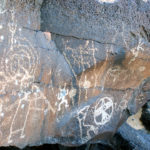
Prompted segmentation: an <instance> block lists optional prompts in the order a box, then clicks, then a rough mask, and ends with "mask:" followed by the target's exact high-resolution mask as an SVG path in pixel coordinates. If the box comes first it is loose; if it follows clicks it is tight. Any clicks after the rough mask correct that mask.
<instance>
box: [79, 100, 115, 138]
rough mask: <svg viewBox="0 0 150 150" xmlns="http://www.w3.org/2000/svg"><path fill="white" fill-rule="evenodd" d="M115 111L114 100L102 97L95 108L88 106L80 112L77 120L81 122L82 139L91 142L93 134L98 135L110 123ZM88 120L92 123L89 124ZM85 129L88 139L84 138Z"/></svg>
mask: <svg viewBox="0 0 150 150" xmlns="http://www.w3.org/2000/svg"><path fill="white" fill-rule="evenodd" d="M113 109H114V106H113V101H112V98H111V97H102V98H98V100H97V101H96V104H95V106H94V107H92V106H90V105H88V106H85V107H84V108H82V109H81V110H79V111H78V113H77V119H78V121H79V128H80V137H81V139H83V140H89V139H91V138H92V135H91V134H93V133H94V134H95V135H96V134H97V133H98V130H99V128H100V127H102V126H104V125H105V124H106V123H107V122H109V121H110V119H111V117H112V115H113ZM89 112H90V113H89ZM88 114H89V115H88ZM91 114H92V117H91ZM88 119H89V120H91V121H90V122H88ZM92 119H93V121H92ZM83 128H84V130H85V129H87V135H86V137H83Z"/></svg>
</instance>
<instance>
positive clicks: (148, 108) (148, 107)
mask: <svg viewBox="0 0 150 150" xmlns="http://www.w3.org/2000/svg"><path fill="white" fill-rule="evenodd" d="M141 121H142V123H143V124H144V126H145V127H146V129H147V130H149V131H150V100H149V101H148V102H147V103H146V104H145V105H144V106H143V108H142V115H141Z"/></svg>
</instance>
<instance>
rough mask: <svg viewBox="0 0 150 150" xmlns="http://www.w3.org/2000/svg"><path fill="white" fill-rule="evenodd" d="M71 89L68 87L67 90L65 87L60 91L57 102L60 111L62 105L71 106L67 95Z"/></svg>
mask: <svg viewBox="0 0 150 150" xmlns="http://www.w3.org/2000/svg"><path fill="white" fill-rule="evenodd" d="M68 93H69V91H68V89H67V90H66V89H65V88H63V89H60V92H59V93H58V96H57V98H58V102H56V103H55V105H56V106H58V111H60V110H61V107H62V105H64V107H65V108H67V107H69V105H68V100H67V98H66V96H67V95H68Z"/></svg>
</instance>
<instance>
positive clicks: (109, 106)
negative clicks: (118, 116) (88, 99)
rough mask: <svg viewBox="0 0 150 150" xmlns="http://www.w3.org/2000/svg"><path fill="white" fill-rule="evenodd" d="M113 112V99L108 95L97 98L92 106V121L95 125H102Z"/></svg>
mask: <svg viewBox="0 0 150 150" xmlns="http://www.w3.org/2000/svg"><path fill="white" fill-rule="evenodd" d="M112 114H113V101H112V99H111V98H110V97H103V98H100V99H98V101H97V103H96V105H95V108H94V122H95V124H96V125H104V124H105V123H107V122H108V121H109V120H110V119H111V117H112Z"/></svg>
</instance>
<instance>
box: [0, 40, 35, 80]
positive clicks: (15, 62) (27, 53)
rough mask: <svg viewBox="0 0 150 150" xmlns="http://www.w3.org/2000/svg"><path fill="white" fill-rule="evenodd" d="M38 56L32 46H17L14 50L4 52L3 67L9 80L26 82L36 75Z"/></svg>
mask: <svg viewBox="0 0 150 150" xmlns="http://www.w3.org/2000/svg"><path fill="white" fill-rule="evenodd" d="M37 61H38V54H37V53H36V52H35V51H34V48H32V46H31V45H27V44H26V45H22V44H19V43H18V44H17V45H14V46H13V49H12V50H4V53H3V57H2V60H1V66H2V70H3V73H4V75H5V77H7V79H9V80H26V79H27V78H29V77H32V76H33V75H34V72H35V69H36V65H37Z"/></svg>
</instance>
